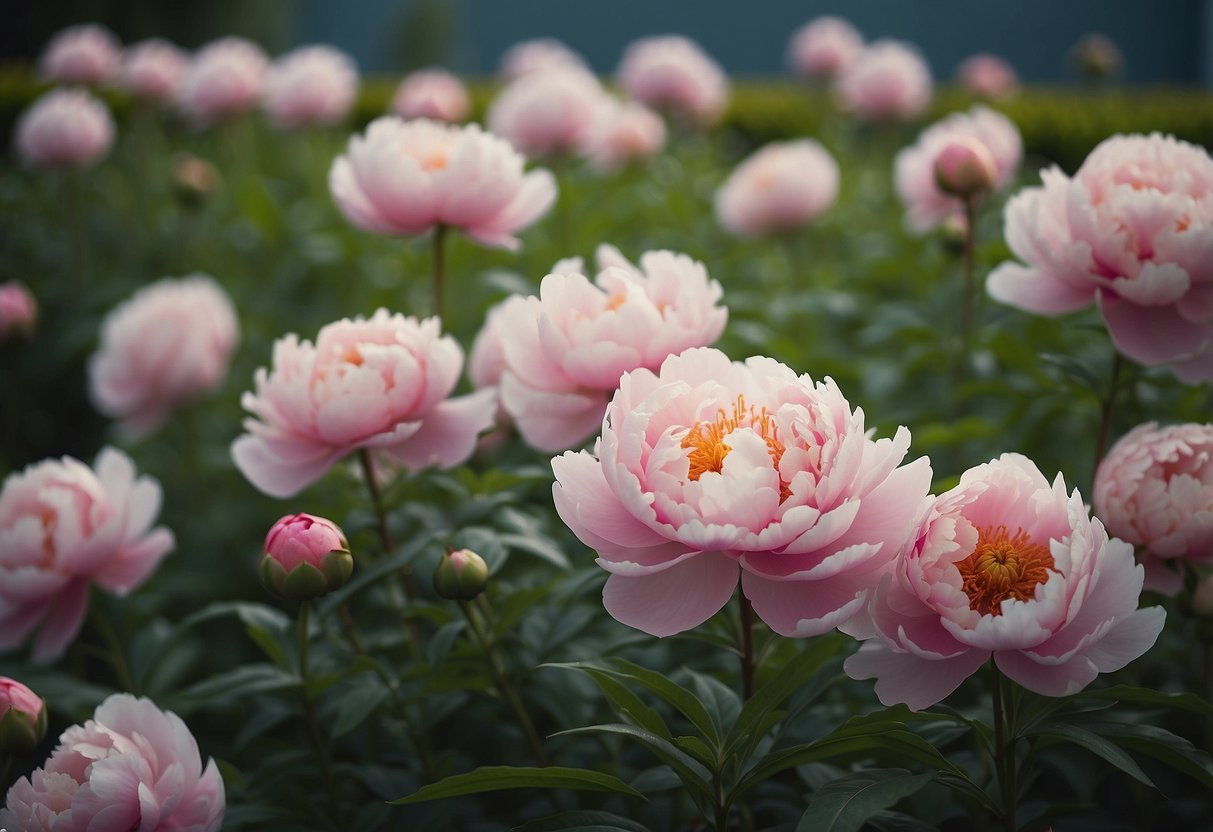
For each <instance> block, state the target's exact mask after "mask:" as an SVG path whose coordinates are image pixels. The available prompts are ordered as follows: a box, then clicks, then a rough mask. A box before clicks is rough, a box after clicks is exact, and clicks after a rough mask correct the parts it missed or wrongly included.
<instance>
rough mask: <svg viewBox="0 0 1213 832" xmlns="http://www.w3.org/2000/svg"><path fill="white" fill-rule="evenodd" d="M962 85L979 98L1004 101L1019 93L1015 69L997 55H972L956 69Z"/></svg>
mask: <svg viewBox="0 0 1213 832" xmlns="http://www.w3.org/2000/svg"><path fill="white" fill-rule="evenodd" d="M956 78H957V80H958V81H960V85H961V86H962V87H964V88H965V89H966V90H968V91H969V93H970V94H971V95H975V96H977V97H978V98H988V99H990V100H991V101H1003V100H1005V99H1008V98H1011V97H1013V96H1014V95H1015V94H1016V93H1017V92H1019V77H1018V76H1016V74H1015V68H1014V67H1012V66H1011V65H1010V64H1009V63H1007V62H1006V61H1004V60H1003V59H1002V58H1000V57H998V56H997V55H987V54H980V55H972V56H970V57H968V58H965V59H964V60H963V61H961V62H960V66H959V67H957V68H956Z"/></svg>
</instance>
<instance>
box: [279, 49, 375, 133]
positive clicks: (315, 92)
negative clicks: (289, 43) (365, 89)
mask: <svg viewBox="0 0 1213 832" xmlns="http://www.w3.org/2000/svg"><path fill="white" fill-rule="evenodd" d="M357 94H358V70H357V68H356V67H355V66H354V62H353V60H351V59H350V57H349V56H348V55H346V54H345V53H344V52H341V51H339V50H337V49H334V48H332V47H331V46H303V47H300V48H299V49H295V50H292V51H291V52H288V53H287V54H285V55H283V56H282V57H280V58H278V60H276V61H274V63H273V65H272V66H271V67H270V68H269V71H268V72H267V73H266V75H265V85H264V91H263V93H262V101H263V103H264V106H265V111H266V112H267V113H268V114H269V117H270V121H272V122H273V123H274V124H276V125H278V126H279V127H286V128H295V127H310V126H314V125H330V124H336V123H337V122H339V121H341V120H342V119H344V118H345V117H346V116H347V115H349V112H350V107H352V106H353V104H354V96H356V95H357Z"/></svg>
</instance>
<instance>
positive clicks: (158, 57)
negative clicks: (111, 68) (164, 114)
mask: <svg viewBox="0 0 1213 832" xmlns="http://www.w3.org/2000/svg"><path fill="white" fill-rule="evenodd" d="M188 63H189V58H188V57H186V54H185V52H183V51H182V50H181V49H179V48H177V47H176V46H174V45H173V44H171V43H169V42H168V41H167V40H164V39H163V38H150V39H148V40H144V41H140V42H139V43H136V44H134V45H133V46H131V47H129V48H128V49H127V50H126V53H125V54H124V55H123V56H122V69H121V71H120V72H119V74H118V83H119V85H120V86H121V87H122V88H123V89H124V90H126V91H127V92H129V93H130V94H131V95H133V96H135V97H136V98H142V99H145V100H147V101H154V102H156V103H157V104H164V103H167V102H169V101H172V100H173V99H174V98H175V97H176V95H177V87H178V86H179V85H180V83H181V78H182V76H184V75H185V67H186V65H187V64H188Z"/></svg>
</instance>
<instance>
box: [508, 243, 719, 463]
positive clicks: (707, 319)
mask: <svg viewBox="0 0 1213 832" xmlns="http://www.w3.org/2000/svg"><path fill="white" fill-rule="evenodd" d="M598 265H599V269H600V271H599V273H598V277H597V278H595V280H594V282H593V283H591V282H590V281H589V279H588V278H586V277H585V276H584V274H583V273H582V272H583V270H582V267H581V263H580V261H579V260H566V261H561V262H560V263H557V264H556V266H555V268H554V270H553V273H552V274H549V275H547V276H546V277H545V278H543V281H542V283H541V284H540V287H539V296H538V297H529V298H523V297H521V296H515V297H513V298H511V299H509V300H508V301H507V302H506V304H505V306H504V308H503V310H502V312H501V323H500V326H501V330H502V332H504V333H507V336H506V337H504V338H503V339H502V347H503V351H504V353H505V370H504V372H503V373H502V375H501V402H502V405H503V406H504V407H505V411H506V413H508V414H509V415H510V418H511V419H512V420H513V421H514V424H515V425H516V426H517V427H518V430H519V432H520V433H521V434H522V436H523V438H524V439H525V440H526V442H527V444H529V445H531V446H532V447H534V448H537V449H539V450H541V451H559V450H564V449H565V448H570V447H573V446H575V445H579V444H581V443H582V442H584V441H585V440H586V439H587V438H589V437H590V436H592V435H593V434H594V432H595V430H597V429H598V427H599V426H600V425H601V424H602V414H603V412H604V411H605V410H606V407H607V402H608V401H609V400H610V397H611V394H612V393H614V392H615V389H616V388H617V387H618V386H619V377H620V376H621V375H622V374H623V373H626V372H628V371H629V370H635V369H637V368H640V367H644V368H648V369H656V368H657V367H659V366H661V363H662V362H663V361H664V360H665V359H666V357H667V356H669V355H673V354H676V353H679V352H681V351H683V350H684V349H687V348H688V347H697V346H703V345H706V344H711V343H713V342H714V341H715V340H716V339H717V338H719V337H720V333H721V332H722V331H723V330H724V325H725V322H726V321H727V320H728V310H727V309H725V308H724V307H723V306H720V305H719V301H720V297H721V295H722V294H723V291H722V290H721V288H720V284H719V283H717V282H716V281H714V280H709V279H708V273H707V270H706V269H705V268H704V266H703V264H702V263H699V262H697V261H695V260H692V259H691V258H690V257H688V256H686V255H685V254H675V253H674V252H670V251H650V252H646V253H645V254H643V255H642V256H641V258H640V268H637V267H635V266H633V265H632V264H631V263H629V262H628V261H627V260H626V259H624V257H623V255H621V254H620V253H619V251H618V250H617V249H615V248H613V247H611V246H600V247H599V250H598Z"/></svg>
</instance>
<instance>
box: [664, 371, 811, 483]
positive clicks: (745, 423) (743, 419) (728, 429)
mask: <svg viewBox="0 0 1213 832" xmlns="http://www.w3.org/2000/svg"><path fill="white" fill-rule="evenodd" d="M740 427H747V428H749V429H750V430H752V431H754V432H755V433H757V434H758V435H759V436H761V437H762V438H763V441H765V442H766V443H767V453H769V454H770V455H771V464H772V465H773V466H774V467H775V470H779V460H780V459H781V458H782V457H783V452H784V445H783V443H782V442H780V441H779V429H778V428H777V427H776V425H775V420H774V419H773V418H772V417H771V414H770V413H768V412H767V409H766V407H763V408H762V409H761V410H759V409H757V408H755V407H753V406H752V405H751V406H750V407H748V408H747V407H746V403H745V396H740V395H739V396H738V397H737V401H735V402H734V403H733V414H732V415H731V416H730V415H729V414H728V413H726V412H725V410H724V408H723V407H722V408H719V409H717V411H716V419H715V421H712V422H696V423H695V424H693V425H692V426H691V429H690V430H689V431H687V435H686V436H685V437H683V440H682V447H684V448H687V449H689V450H690V453H689V454H688V455H687V460H688V462H689V463H690V465H689V467H688V472H687V478H688V479H691V480H698V479H699V478H700V477H702V476H703V475H704V474H705V473H706V472H708V471H715V472H716V473H720V470H721V469H722V468H723V467H724V458H725V457H726V456H728V455H729V451H730V450H732V449H731V448H729V447H728V446H727V445H725V444H724V439H725V437H726V436H728V435H729V434H730V433H732V432H733V431H735V430H737V429H738V428H740ZM779 485H780V489H779V491H780V493H779V500H780V502H783V501H784V500H786V499H787V498H788V495H789V494H791V491H790V490H789V489H788V485H787V483H785V482H783V480H782V479H781V480H780V483H779Z"/></svg>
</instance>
